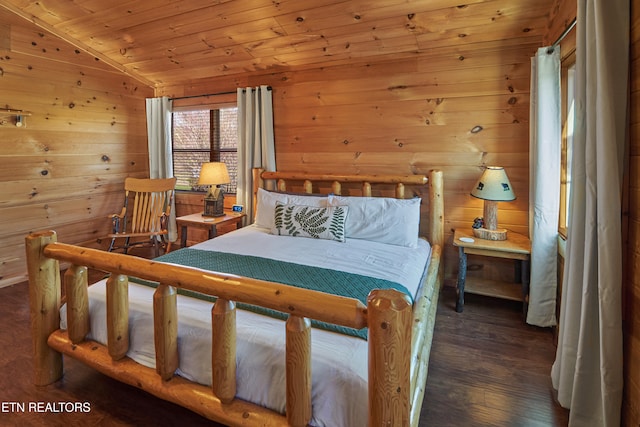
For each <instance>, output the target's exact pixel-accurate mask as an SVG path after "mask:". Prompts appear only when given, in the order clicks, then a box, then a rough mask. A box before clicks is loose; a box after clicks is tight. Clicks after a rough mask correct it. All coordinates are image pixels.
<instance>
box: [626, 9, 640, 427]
mask: <svg viewBox="0 0 640 427" xmlns="http://www.w3.org/2000/svg"><path fill="white" fill-rule="evenodd" d="M630 43H631V48H630V62H631V78H630V87H631V96H630V108H631V112H630V115H629V135H630V136H629V157H630V158H629V189H628V203H629V206H628V208H627V213H628V236H627V239H626V242H625V243H626V252H627V256H626V263H625V267H626V270H625V272H624V277H625V280H624V281H623V289H622V293H623V307H624V312H623V316H624V318H623V332H624V338H623V341H624V394H623V402H622V425H624V426H628V427H631V426H634V427H635V426H638V425H640V133H639V132H638V130H639V129H640V127H639V126H640V67H639V65H640V0H632V1H631V35H630Z"/></svg>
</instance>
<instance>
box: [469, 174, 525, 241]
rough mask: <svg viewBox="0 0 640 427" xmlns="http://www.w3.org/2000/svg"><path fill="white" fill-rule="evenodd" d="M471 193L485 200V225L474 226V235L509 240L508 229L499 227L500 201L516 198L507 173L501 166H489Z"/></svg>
mask: <svg viewBox="0 0 640 427" xmlns="http://www.w3.org/2000/svg"><path fill="white" fill-rule="evenodd" d="M471 195H472V196H473V197H477V198H478V199H483V200H484V212H483V224H482V225H483V226H482V227H478V228H474V229H473V235H474V236H476V237H478V238H480V239H485V240H507V230H506V229H504V228H501V229H500V228H498V202H508V201H512V200H515V199H516V195H515V194H514V192H513V190H512V189H511V183H510V182H509V178H508V177H507V173H506V172H505V171H504V168H503V167H501V166H487V168H486V169H485V171H484V173H483V174H482V176H480V179H479V180H478V182H476V185H475V187H474V188H473V190H471Z"/></svg>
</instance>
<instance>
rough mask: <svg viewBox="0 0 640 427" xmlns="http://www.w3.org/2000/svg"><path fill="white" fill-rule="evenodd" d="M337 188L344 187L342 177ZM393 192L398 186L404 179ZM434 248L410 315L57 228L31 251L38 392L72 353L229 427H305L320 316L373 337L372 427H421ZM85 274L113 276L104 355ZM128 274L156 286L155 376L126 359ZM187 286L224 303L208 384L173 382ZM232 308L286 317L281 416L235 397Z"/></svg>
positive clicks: (435, 205)
mask: <svg viewBox="0 0 640 427" xmlns="http://www.w3.org/2000/svg"><path fill="white" fill-rule="evenodd" d="M436 174H439V176H438V175H434V174H433V173H432V177H433V176H435V177H436V181H437V182H436V186H435V188H434V186H433V184H434V183H433V181H431V182H430V184H431V191H430V211H431V218H434V217H437V216H438V215H439V218H440V224H439V225H437V224H436V225H435V226H434V224H433V221H430V222H431V224H430V232H431V233H430V234H432V235H433V233H434V232H436V233H441V232H442V210H443V208H442V203H441V200H442V178H441V172H437V173H436ZM269 176H270V175H269ZM270 177H271V176H270ZM323 177H325V176H323ZM304 179H307V178H304ZM329 179H330V180H331V182H334V181H335V182H338V181H336V180H335V177H329ZM347 181H348V180H345V182H347ZM349 182H350V181H349ZM384 182H389V181H384ZM397 184H398V187H397V188H400V185H402V182H401V181H398V182H397ZM411 184H414V182H411ZM309 188H310V187H309ZM333 188H334V189H335V185H334V186H333ZM364 188H366V184H365V186H364ZM402 188H403V186H402ZM402 191H404V188H403V189H402ZM434 210H435V211H437V212H436V213H434V212H433V211H434ZM430 239H433V240H432V256H431V259H432V261H431V264H430V266H429V271H428V274H427V275H426V276H425V280H424V282H425V283H423V284H422V287H421V289H420V291H419V293H418V295H417V296H416V299H415V302H414V304H413V306H412V305H411V303H410V301H409V300H408V298H407V297H406V296H405V295H403V294H402V293H400V292H397V291H395V290H375V291H373V292H371V294H370V295H369V297H368V300H367V305H366V307H365V306H364V305H363V304H362V303H361V302H360V301H357V300H355V299H351V298H346V297H341V296H335V295H329V294H324V293H320V292H315V291H310V290H305V289H301V288H296V287H292V286H287V285H283V284H279V283H273V282H267V281H262V280H257V279H251V278H246V277H240V276H235V275H230V274H223V273H217V272H211V271H205V270H200V269H196V268H190V267H183V266H178V265H172V264H163V263H158V262H155V261H153V260H147V259H143V258H138V257H133V256H130V255H124V254H118V253H109V252H103V251H99V250H95V249H89V248H82V247H78V246H74V245H68V244H64V243H59V242H57V236H56V233H55V232H54V231H43V232H38V233H32V234H30V235H29V236H27V237H26V241H25V243H26V254H27V267H28V273H29V299H30V311H31V328H32V340H33V346H34V353H35V358H34V364H35V383H36V385H47V384H50V383H53V382H55V381H57V380H59V379H60V378H61V377H62V375H63V368H62V354H65V355H68V356H70V357H73V358H75V359H78V360H79V361H81V362H83V363H85V364H86V365H88V366H90V367H92V368H94V369H96V370H98V371H100V372H102V373H104V374H106V375H109V376H111V377H113V378H115V379H117V380H119V381H121V382H124V383H127V384H130V385H132V386H135V387H138V388H141V389H143V390H146V391H147V392H149V393H151V394H153V395H155V396H157V397H159V398H162V399H165V400H168V401H171V402H174V403H177V404H179V405H181V406H184V407H186V408H188V409H190V410H192V411H194V412H196V413H199V414H200V415H202V416H204V417H206V418H209V419H211V420H215V421H218V422H221V423H224V424H227V425H243V426H284V425H288V426H306V425H307V424H308V423H309V420H310V418H311V327H310V319H317V320H319V321H322V322H327V323H334V324H338V325H342V326H346V327H351V328H356V329H360V328H363V327H368V328H369V337H368V346H369V425H370V426H380V425H394V426H395V425H398V426H408V425H417V422H418V418H419V416H420V409H421V406H422V399H423V396H424V387H425V382H426V375H427V368H428V359H429V357H428V356H429V349H430V347H431V334H425V333H423V330H424V329H426V328H429V327H431V328H432V325H433V321H434V318H435V310H436V306H437V304H431V302H432V301H433V300H437V293H438V291H439V287H440V279H439V274H440V258H441V248H442V245H441V244H438V243H436V242H441V241H442V237H441V236H440V237H438V236H435V235H433V236H432V237H431V238H430ZM60 262H65V263H70V264H71V267H69V268H68V269H67V270H66V272H65V274H64V280H63V282H64V287H65V294H66V303H67V330H66V331H64V330H61V329H60V302H61V280H60V267H59V265H60V264H59V263H60ZM87 268H92V269H97V270H102V271H105V272H109V273H111V274H110V276H109V278H108V280H107V345H106V346H103V345H101V344H99V343H97V342H94V341H89V340H86V339H85V337H86V335H87V334H88V333H89V303H88V292H87V288H88V283H87V282H88V275H87ZM129 276H133V277H137V278H140V279H144V280H151V281H154V282H158V283H159V285H158V287H157V289H156V290H155V292H154V296H153V315H154V342H155V350H156V368H155V369H151V368H147V367H144V366H142V365H139V364H138V363H136V362H134V361H133V360H131V359H129V358H128V357H126V353H127V351H128V348H129V324H128V319H129V307H128V282H129ZM427 282H428V283H427ZM428 284H432V285H434V287H433V289H434V295H425V294H424V293H423V292H424V290H425V289H428V288H429V286H427V285H428ZM180 288H181V289H187V290H190V291H195V292H200V293H203V294H206V295H211V296H217V297H218V299H217V301H216V302H215V303H214V305H213V307H212V309H211V317H212V358H211V363H212V386H211V387H207V386H203V385H200V384H195V383H193V382H190V381H188V380H185V379H183V378H181V377H179V376H176V375H175V374H174V372H175V371H176V369H177V367H178V362H179V361H178V344H177V330H178V317H177V289H180ZM236 302H243V303H247V304H253V305H259V306H262V307H266V308H269V309H273V310H278V311H282V312H285V313H289V317H288V320H287V321H286V322H285V326H284V327H285V330H286V412H285V415H281V414H279V413H277V412H274V411H271V410H268V409H265V408H263V407H260V406H258V405H255V404H252V403H249V402H245V401H242V400H240V399H236V398H235V393H236V384H235V378H236V375H235V366H236V364H235V360H236V353H235V352H236V346H235V341H236V329H235V304H236ZM327 307H331V309H330V310H328V309H327ZM429 325H431V326H429ZM426 335H428V336H426Z"/></svg>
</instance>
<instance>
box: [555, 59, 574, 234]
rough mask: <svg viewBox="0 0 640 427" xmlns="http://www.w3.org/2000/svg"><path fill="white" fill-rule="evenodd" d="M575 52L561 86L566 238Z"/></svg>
mask: <svg viewBox="0 0 640 427" xmlns="http://www.w3.org/2000/svg"><path fill="white" fill-rule="evenodd" d="M575 71H576V58H575V52H573V53H571V54H570V55H568V56H567V57H566V58H565V59H563V60H562V67H561V76H560V78H561V79H560V86H561V90H562V159H561V169H560V221H559V222H558V225H559V230H558V231H559V232H560V234H561V235H562V236H564V237H565V238H566V237H567V231H568V229H569V218H570V217H569V198H570V196H571V159H572V157H573V156H572V151H573V131H574V126H575V123H574V118H575V113H574V100H575Z"/></svg>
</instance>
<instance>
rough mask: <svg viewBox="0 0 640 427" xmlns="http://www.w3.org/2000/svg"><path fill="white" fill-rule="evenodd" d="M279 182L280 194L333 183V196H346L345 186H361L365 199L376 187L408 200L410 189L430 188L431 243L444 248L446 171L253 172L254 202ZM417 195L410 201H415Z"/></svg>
mask: <svg viewBox="0 0 640 427" xmlns="http://www.w3.org/2000/svg"><path fill="white" fill-rule="evenodd" d="M269 180H271V181H275V187H273V186H272V187H273V188H275V189H276V190H277V191H289V188H288V185H289V184H290V183H298V185H299V186H300V185H301V188H302V191H303V192H304V193H309V194H311V193H314V191H317V192H319V191H320V190H319V189H320V187H319V183H329V184H330V191H331V192H332V193H333V194H338V195H340V194H342V190H343V184H346V185H350V184H351V185H358V184H359V186H360V189H361V194H360V195H362V196H366V197H371V196H373V195H374V193H373V191H372V185H374V184H382V185H394V186H395V197H396V198H399V199H404V198H407V195H406V194H407V191H406V187H407V186H414V187H420V186H427V185H428V191H429V197H428V200H429V206H428V208H429V214H428V217H427V222H428V231H427V236H426V237H427V239H428V240H429V242H430V243H431V244H432V245H439V246H440V247H442V246H443V244H444V201H443V179H442V171H439V170H432V171H431V172H430V173H429V176H428V177H427V176H425V175H386V174H385V175H343V174H336V175H333V174H307V173H302V172H268V171H265V170H264V169H260V168H256V169H254V170H253V182H254V191H253V193H254V202H255V198H256V194H257V192H258V188H264V187H265V182H266V181H269ZM412 196H413V193H411V195H410V196H409V197H412ZM254 204H255V203H254Z"/></svg>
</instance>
